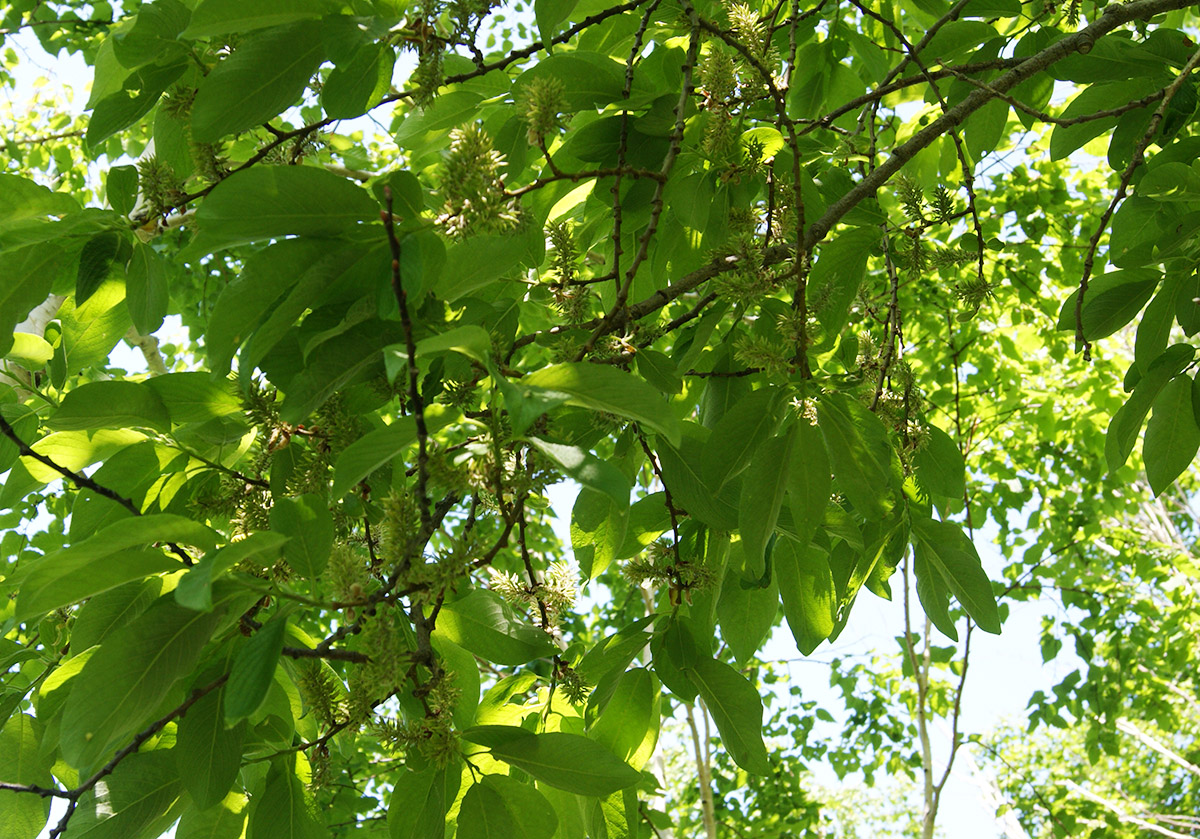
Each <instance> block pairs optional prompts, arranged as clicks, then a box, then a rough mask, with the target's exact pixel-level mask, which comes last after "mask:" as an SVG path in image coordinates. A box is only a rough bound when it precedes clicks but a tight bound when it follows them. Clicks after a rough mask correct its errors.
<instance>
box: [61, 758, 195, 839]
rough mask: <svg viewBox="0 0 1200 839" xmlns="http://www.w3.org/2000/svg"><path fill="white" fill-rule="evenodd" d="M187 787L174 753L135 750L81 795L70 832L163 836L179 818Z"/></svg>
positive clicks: (100, 837)
mask: <svg viewBox="0 0 1200 839" xmlns="http://www.w3.org/2000/svg"><path fill="white" fill-rule="evenodd" d="M182 792H183V788H182V783H181V781H180V778H179V775H178V773H177V772H176V771H175V761H174V758H173V755H171V753H170V752H168V751H166V750H158V751H150V752H144V753H141V754H133V755H130V756H129V757H127V758H125V760H123V761H121V763H120V764H119V765H118V766H117V768H116V769H115V770H114V771H113V773H112V774H111V775H109V776H108V777H106V778H105V783H104V784H98V785H97V786H96V788H95V789H93V790H92V791H91V792H89V793H87V794H86V795H84V796H82V797H81V798H80V801H79V806H78V808H76V811H75V815H74V816H73V817H72V818H71V828H70V830H69V831H68V832H69V834H70V835H71V837H72V839H75V837H82V839H130V838H131V837H135V839H141V838H142V837H152V836H159V835H161V834H162V833H163V832H164V831H165V830H166V829H167V828H168V827H170V826H171V823H172V822H174V821H175V820H176V819H177V818H179V813H180V811H181V810H182V808H183V799H182V798H181V795H182Z"/></svg>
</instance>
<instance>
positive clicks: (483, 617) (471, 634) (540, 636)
mask: <svg viewBox="0 0 1200 839" xmlns="http://www.w3.org/2000/svg"><path fill="white" fill-rule="evenodd" d="M436 631H437V633H439V634H441V635H444V636H445V637H446V638H448V639H449V640H451V641H453V642H454V643H455V644H458V645H459V646H460V647H462V648H464V649H466V650H469V651H471V652H473V653H474V654H475V655H477V656H479V657H480V658H483V659H485V660H487V661H493V662H495V663H496V664H506V665H517V664H525V663H526V662H529V661H533V660H534V659H537V658H546V657H547V656H551V655H554V653H555V652H556V651H557V647H555V646H554V644H553V643H552V642H551V640H550V636H549V635H547V634H546V633H545V632H543V631H542V630H541V629H538V628H537V627H536V626H534V625H533V624H531V623H528V622H527V621H525V620H522V619H521V618H520V617H518V616H517V615H516V614H515V613H514V612H513V610H512V607H510V606H509V605H508V604H507V603H505V602H504V601H503V600H502V599H500V596H499V595H498V594H496V593H495V592H491V591H486V590H482V589H478V590H476V591H473V592H471V593H470V594H468V595H467V596H466V597H463V598H461V599H459V600H455V601H453V602H449V603H446V604H445V605H444V606H443V607H442V610H441V612H439V613H438V620H437V630H436Z"/></svg>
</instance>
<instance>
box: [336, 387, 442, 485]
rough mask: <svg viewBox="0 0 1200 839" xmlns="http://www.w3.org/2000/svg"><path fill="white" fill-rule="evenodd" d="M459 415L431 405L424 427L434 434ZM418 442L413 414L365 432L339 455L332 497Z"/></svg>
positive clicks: (428, 408) (439, 406) (426, 410)
mask: <svg viewBox="0 0 1200 839" xmlns="http://www.w3.org/2000/svg"><path fill="white" fill-rule="evenodd" d="M456 419H458V412H457V411H454V410H451V409H449V408H447V407H445V406H441V405H430V406H428V407H427V408H426V409H425V427H426V428H427V429H428V430H429V432H430V433H431V434H432V433H433V432H435V431H438V430H440V429H442V428H444V427H445V426H446V425H448V424H449V423H451V422H453V421H454V420H456ZM416 442H417V425H416V422H415V421H414V420H413V419H412V417H400V418H399V419H397V420H395V421H394V422H393V423H392V424H391V425H388V426H385V427H384V428H380V429H376V430H375V431H371V432H369V433H367V434H364V435H363V436H362V437H360V438H358V439H357V440H355V441H354V442H353V443H351V444H350V445H349V446H347V447H346V449H345V450H344V451H343V452H342V453H341V454H340V455H338V459H337V461H336V462H335V463H334V467H333V488H332V490H331V491H330V497H331V498H341V497H342V496H344V495H345V494H346V493H348V492H349V491H350V490H352V489H354V487H356V486H357V485H358V484H359V483H360V482H362V481H364V480H366V479H367V478H368V477H369V476H370V475H371V473H372V472H374V471H375V470H376V469H381V468H382V467H384V466H386V465H387V464H388V463H390V462H391V461H392V460H394V459H395V458H396V457H398V456H399V455H401V454H403V453H404V452H405V451H407V450H408V448H409V447H410V446H413V445H415V444H416Z"/></svg>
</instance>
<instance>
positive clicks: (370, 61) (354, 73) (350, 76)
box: [321, 42, 396, 119]
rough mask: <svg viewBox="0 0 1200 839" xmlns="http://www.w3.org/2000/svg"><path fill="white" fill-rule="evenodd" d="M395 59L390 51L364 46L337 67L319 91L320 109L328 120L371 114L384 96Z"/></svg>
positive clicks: (377, 45)
mask: <svg viewBox="0 0 1200 839" xmlns="http://www.w3.org/2000/svg"><path fill="white" fill-rule="evenodd" d="M395 61H396V56H395V53H393V52H392V49H391V47H388V46H385V45H383V44H379V43H374V42H372V43H368V44H363V45H362V46H360V47H359V48H358V49H357V50H355V52H354V54H353V55H352V56H351V57H350V60H349V61H347V62H345V63H339V64H338V66H336V67H334V68H333V72H332V73H330V74H329V78H328V79H326V80H325V84H324V85H323V86H322V87H321V107H323V108H324V109H325V113H326V114H327V115H329V116H331V117H336V118H339V119H348V118H351V117H357V116H361V115H362V114H365V113H366V112H367V111H368V110H370V109H371V108H372V107H373V106H374V105H377V104H379V100H380V99H381V98H382V97H383V95H384V94H385V93H386V92H387V86H388V85H389V84H390V83H391V80H392V66H393V65H394V64H395Z"/></svg>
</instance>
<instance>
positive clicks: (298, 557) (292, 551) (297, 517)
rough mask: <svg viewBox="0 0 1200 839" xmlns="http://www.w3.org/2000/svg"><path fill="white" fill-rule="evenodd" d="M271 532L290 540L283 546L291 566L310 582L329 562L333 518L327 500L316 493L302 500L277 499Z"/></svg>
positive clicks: (285, 557) (273, 506)
mask: <svg viewBox="0 0 1200 839" xmlns="http://www.w3.org/2000/svg"><path fill="white" fill-rule="evenodd" d="M271 529H272V530H274V531H276V532H278V533H282V534H283V535H284V536H287V537H290V538H289V540H288V542H287V544H285V545H284V546H283V558H284V559H286V560H287V562H288V565H290V566H292V568H293V569H294V570H295V571H296V573H298V574H300V576H302V577H306V578H308V579H310V580H313V579H316V578H317V577H318V576H319V575H320V573H321V572H322V571H324V570H325V566H326V565H327V564H328V563H329V552H330V551H331V550H332V548H333V534H334V528H333V516H332V515H331V514H330V512H329V507H328V505H326V503H325V499H324V498H323V497H322V496H320V495H317V494H316V493H309V494H308V495H302V496H300V497H299V498H277V499H275V503H274V504H273V505H272V506H271Z"/></svg>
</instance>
